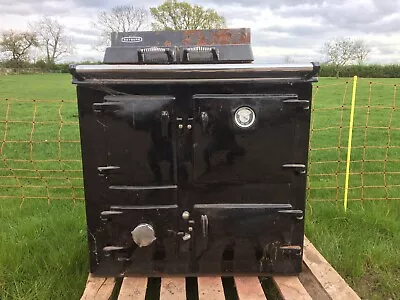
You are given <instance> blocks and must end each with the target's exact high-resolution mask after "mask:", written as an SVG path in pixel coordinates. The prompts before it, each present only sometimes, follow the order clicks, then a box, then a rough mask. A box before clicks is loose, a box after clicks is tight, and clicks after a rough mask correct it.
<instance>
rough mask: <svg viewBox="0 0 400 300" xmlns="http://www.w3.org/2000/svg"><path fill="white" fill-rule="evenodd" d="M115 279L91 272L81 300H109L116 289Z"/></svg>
mask: <svg viewBox="0 0 400 300" xmlns="http://www.w3.org/2000/svg"><path fill="white" fill-rule="evenodd" d="M114 286H115V279H114V278H105V277H94V276H92V274H89V277H88V279H87V282H86V288H85V291H84V292H83V295H82V297H81V300H95V299H96V300H97V299H98V300H108V299H109V298H110V297H111V294H112V292H113V290H114Z"/></svg>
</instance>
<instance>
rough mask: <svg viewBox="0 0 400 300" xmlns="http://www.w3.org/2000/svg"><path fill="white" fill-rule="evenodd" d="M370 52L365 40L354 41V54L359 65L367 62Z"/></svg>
mask: <svg viewBox="0 0 400 300" xmlns="http://www.w3.org/2000/svg"><path fill="white" fill-rule="evenodd" d="M370 52H371V49H370V48H369V46H368V45H367V44H366V43H365V42H364V41H363V40H356V41H354V54H355V58H356V60H357V63H358V64H359V65H362V64H363V63H364V62H365V61H366V59H367V57H368V55H369V53H370Z"/></svg>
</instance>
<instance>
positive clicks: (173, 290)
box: [160, 277, 186, 300]
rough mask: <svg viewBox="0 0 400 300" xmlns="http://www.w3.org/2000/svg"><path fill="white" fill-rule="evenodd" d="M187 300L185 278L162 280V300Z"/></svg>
mask: <svg viewBox="0 0 400 300" xmlns="http://www.w3.org/2000/svg"><path fill="white" fill-rule="evenodd" d="M170 299H174V300H185V299H186V288H185V277H163V278H162V279H161V289H160V300H170Z"/></svg>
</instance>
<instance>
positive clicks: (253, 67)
mask: <svg viewBox="0 0 400 300" xmlns="http://www.w3.org/2000/svg"><path fill="white" fill-rule="evenodd" d="M313 68H314V66H313V64H312V63H308V64H250V63H246V64H183V65H177V64H176V65H174V64H171V65H78V66H76V73H99V72H101V73H104V72H111V73H129V72H137V71H146V72H174V71H188V72H213V71H236V70H240V71H255V72H268V71H275V72H310V71H312V70H313Z"/></svg>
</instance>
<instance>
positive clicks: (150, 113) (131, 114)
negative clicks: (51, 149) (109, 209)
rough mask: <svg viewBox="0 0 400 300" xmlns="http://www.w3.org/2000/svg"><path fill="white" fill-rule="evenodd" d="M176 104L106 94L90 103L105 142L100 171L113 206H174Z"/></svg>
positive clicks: (168, 100) (159, 98)
mask: <svg viewBox="0 0 400 300" xmlns="http://www.w3.org/2000/svg"><path fill="white" fill-rule="evenodd" d="M174 100H175V98H174V97H173V96H146V95H115V96H110V95H109V96H105V97H104V101H103V102H101V103H95V104H94V105H93V108H94V111H95V112H96V113H97V120H98V123H99V124H101V125H102V126H103V130H104V133H105V137H106V142H107V164H106V165H104V166H98V172H99V176H102V178H103V179H104V180H103V183H104V184H105V185H107V186H108V191H109V197H110V199H112V201H113V204H114V205H117V204H118V205H123V204H126V205H149V204H153V205H171V204H176V189H177V181H176V174H175V165H176V162H175V157H176V155H175V153H174V152H175V150H174V149H175V147H174V144H173V143H174V142H173V141H174V134H175V131H174V126H173V123H174V119H175V116H174Z"/></svg>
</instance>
